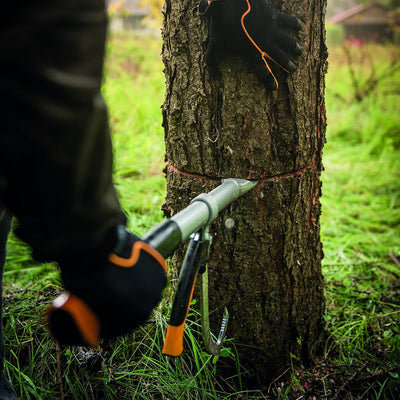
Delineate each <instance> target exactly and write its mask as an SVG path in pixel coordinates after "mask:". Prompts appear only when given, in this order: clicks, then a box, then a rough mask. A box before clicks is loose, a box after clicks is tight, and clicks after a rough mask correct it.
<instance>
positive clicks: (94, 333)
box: [48, 292, 100, 347]
mask: <svg viewBox="0 0 400 400" xmlns="http://www.w3.org/2000/svg"><path fill="white" fill-rule="evenodd" d="M58 310H63V311H65V312H66V313H68V314H69V315H70V316H71V317H72V318H73V320H74V322H75V324H76V326H77V329H78V331H79V332H80V334H81V335H82V338H83V340H84V341H85V342H86V343H87V344H88V345H89V346H92V347H97V346H98V345H99V344H100V339H99V336H100V322H99V320H98V318H97V317H96V315H95V313H94V312H93V311H92V310H91V309H90V307H89V306H88V305H87V304H86V303H85V302H84V301H82V300H81V299H80V298H78V297H76V296H74V295H73V294H70V293H68V292H65V293H63V294H61V295H60V296H58V297H57V298H56V299H55V300H54V301H53V303H52V305H51V307H50V309H49V310H48V314H51V313H52V312H57V311H58ZM50 331H51V329H50Z"/></svg>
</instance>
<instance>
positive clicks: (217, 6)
mask: <svg viewBox="0 0 400 400" xmlns="http://www.w3.org/2000/svg"><path fill="white" fill-rule="evenodd" d="M196 10H197V11H198V12H199V14H201V15H202V14H208V15H210V23H209V34H208V48H207V53H206V63H207V64H208V65H209V66H211V67H213V66H214V65H215V63H216V59H217V55H218V52H221V51H227V52H231V53H236V54H238V55H240V56H241V57H242V58H243V59H245V60H246V61H248V62H249V63H250V64H251V65H252V67H253V68H254V71H255V72H256V73H257V75H258V76H259V77H260V78H261V79H262V80H263V81H264V83H268V82H270V81H271V79H268V78H267V77H268V76H269V78H271V74H272V71H271V69H270V68H271V66H272V65H273V64H274V63H275V64H277V65H278V66H280V67H281V68H282V69H284V70H285V71H287V72H294V71H296V69H297V65H296V64H295V63H294V62H293V61H292V60H291V59H290V58H289V56H288V54H290V55H292V56H295V57H296V56H298V55H300V54H301V53H302V51H303V49H302V47H301V46H300V45H299V43H297V42H296V40H295V39H293V38H292V37H290V36H289V35H287V34H286V33H285V32H284V31H283V29H292V30H294V31H299V30H300V29H301V28H302V26H303V24H302V22H301V21H300V20H299V19H297V18H296V17H292V16H290V15H287V14H284V13H282V12H280V11H278V10H276V9H274V8H272V7H271V6H269V5H268V4H267V3H266V1H265V0H249V1H248V2H247V0H202V1H201V2H200V4H199V5H198V7H197V8H196ZM242 21H243V24H242ZM246 31H247V33H246ZM262 53H263V54H262ZM266 64H268V65H269V66H267V65H266ZM270 72H271V74H270ZM272 76H273V74H272ZM273 78H275V77H274V76H273ZM275 86H277V81H276V80H275Z"/></svg>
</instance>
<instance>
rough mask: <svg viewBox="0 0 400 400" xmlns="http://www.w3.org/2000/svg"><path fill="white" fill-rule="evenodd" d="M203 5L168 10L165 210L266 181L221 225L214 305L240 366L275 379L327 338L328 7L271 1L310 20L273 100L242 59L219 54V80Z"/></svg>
mask: <svg viewBox="0 0 400 400" xmlns="http://www.w3.org/2000/svg"><path fill="white" fill-rule="evenodd" d="M196 2H197V0H191V1H183V0H166V3H165V9H164V12H165V21H164V29H163V40H164V45H163V60H164V64H165V76H166V98H165V103H164V105H163V125H164V129H165V140H166V160H167V162H168V165H167V167H166V177H167V197H166V201H165V209H166V211H167V214H170V215H171V214H174V213H176V212H177V211H179V210H180V209H182V208H183V207H185V206H186V205H187V204H188V203H189V201H190V200H191V199H192V198H193V197H194V196H196V195H197V194H199V193H201V192H204V191H209V190H211V189H212V188H214V187H215V186H216V185H217V184H218V183H219V181H220V179H221V178H226V177H234V178H245V179H257V180H258V181H259V184H258V185H257V187H256V188H255V189H254V190H252V191H251V192H249V193H247V194H246V195H245V196H244V197H243V198H241V199H239V200H238V201H236V202H235V203H234V204H232V205H231V206H230V207H228V209H227V210H225V211H224V212H223V213H221V216H220V217H218V218H217V220H216V222H214V224H213V225H212V227H211V228H212V229H211V230H212V233H213V246H212V250H211V258H210V261H209V268H210V298H211V299H212V300H211V301H212V305H211V307H215V308H216V309H219V310H222V309H223V307H224V306H227V308H228V310H229V312H230V321H229V328H228V336H229V337H233V338H234V339H235V342H236V343H238V344H241V346H239V354H240V361H241V363H242V364H243V365H244V367H245V368H246V369H247V370H248V371H249V372H250V373H251V374H253V375H254V374H256V375H257V376H258V378H259V380H261V381H266V380H267V379H269V378H270V377H271V376H273V375H274V374H276V373H277V372H278V371H279V370H280V369H281V368H283V367H284V366H285V365H287V363H288V359H289V354H290V353H292V356H293V355H295V356H296V358H297V359H298V360H300V361H302V362H307V361H309V360H310V358H311V357H312V354H313V351H314V349H315V346H316V345H317V343H318V339H319V337H320V335H321V331H322V320H323V311H324V298H323V278H322V274H321V258H322V245H321V243H320V236H319V215H320V203H319V197H320V194H321V190H320V188H321V183H320V172H321V169H322V164H321V155H322V147H323V144H324V141H325V125H326V124H325V108H324V74H325V69H326V47H325V32H324V17H325V13H324V11H325V5H326V1H325V0H303V1H300V0H290V1H287V2H285V3H284V7H282V3H279V2H278V3H276V2H275V3H274V4H273V6H274V7H276V8H278V9H281V10H282V11H283V12H286V13H288V14H291V15H295V16H297V17H298V18H299V19H301V20H302V21H303V22H304V23H305V27H304V30H303V31H302V32H301V33H300V42H301V43H302V45H303V46H304V48H305V51H304V55H303V56H302V57H300V58H299V59H298V60H297V62H298V64H299V69H298V71H297V72H296V73H294V74H292V75H290V76H287V74H286V73H285V72H280V71H278V72H277V74H276V75H277V78H278V81H279V83H280V85H279V89H278V90H275V91H273V92H268V91H267V90H266V89H265V87H264V86H263V84H262V83H261V82H260V81H259V80H258V79H257V77H256V76H255V75H254V74H253V72H252V71H251V69H250V68H249V67H248V66H247V64H246V63H245V62H244V61H242V60H241V59H240V58H238V57H235V56H229V57H225V58H223V57H221V60H220V62H219V70H218V72H217V73H213V74H210V72H209V71H208V69H207V67H206V65H205V62H204V55H205V50H206V39H207V30H208V29H207V20H206V18H200V17H199V16H197V15H194V14H193V8H194V7H195V5H196ZM227 218H232V219H233V220H234V223H235V224H234V228H233V229H227V228H226V227H225V224H224V222H225V220H226V219H227ZM178 258H179V257H178ZM175 261H176V265H179V262H181V261H182V260H181V259H179V260H177V259H175ZM216 314H218V313H216ZM218 320H219V317H217V318H216V320H215V326H216V327H217V326H218V325H219V321H218ZM216 329H217V328H216Z"/></svg>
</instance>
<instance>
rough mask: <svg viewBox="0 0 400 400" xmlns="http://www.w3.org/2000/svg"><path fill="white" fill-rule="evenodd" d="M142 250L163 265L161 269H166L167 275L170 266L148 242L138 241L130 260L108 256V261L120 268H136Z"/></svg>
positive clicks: (112, 255)
mask: <svg viewBox="0 0 400 400" xmlns="http://www.w3.org/2000/svg"><path fill="white" fill-rule="evenodd" d="M142 250H143V251H145V252H146V253H148V254H150V255H151V256H152V257H153V258H155V259H156V260H157V261H158V263H159V264H160V265H161V267H162V268H163V269H164V272H165V273H167V271H168V266H167V263H166V261H165V258H164V257H163V256H162V255H161V254H160V253H159V252H158V251H157V250H156V249H154V248H153V247H151V246H149V245H148V244H147V243H146V242H142V241H141V240H138V241H137V242H135V243H134V245H133V246H132V253H131V256H130V257H129V258H123V257H120V256H117V255H116V254H110V255H109V256H108V259H109V260H110V262H112V263H113V264H115V265H118V266H119V267H124V268H130V267H134V266H135V265H136V263H137V261H138V259H139V256H140V252H141V251H142Z"/></svg>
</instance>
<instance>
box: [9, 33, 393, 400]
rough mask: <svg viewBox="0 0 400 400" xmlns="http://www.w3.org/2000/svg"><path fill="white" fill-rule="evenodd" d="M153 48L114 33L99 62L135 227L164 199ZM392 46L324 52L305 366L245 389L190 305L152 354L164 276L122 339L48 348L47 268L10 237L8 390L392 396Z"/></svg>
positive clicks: (232, 355) (53, 279)
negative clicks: (320, 327)
mask: <svg viewBox="0 0 400 400" xmlns="http://www.w3.org/2000/svg"><path fill="white" fill-rule="evenodd" d="M160 51H161V41H160V39H159V38H156V37H151V36H143V35H141V36H138V35H135V34H118V35H116V36H114V37H113V40H111V41H110V42H109V44H108V53H107V60H106V76H105V81H104V86H103V91H104V96H105V98H106V101H107V103H108V106H109V113H110V122H111V130H112V137H113V142H114V146H115V152H116V157H115V174H114V176H115V182H116V186H117V190H118V192H119V194H120V197H121V201H122V205H123V208H124V209H125V210H126V212H127V213H128V215H129V227H130V228H131V229H133V230H134V231H135V232H136V233H138V234H142V233H144V232H145V231H146V230H148V229H149V228H150V227H152V226H154V224H156V223H157V222H159V221H160V220H161V219H162V213H161V211H160V209H161V205H162V202H163V199H164V195H165V180H164V177H163V174H162V169H163V167H164V161H163V156H164V137H163V130H162V127H161V110H160V106H161V104H162V102H163V98H164V76H163V73H162V63H161V59H160V54H159V53H160ZM399 53H400V51H399V49H397V48H394V47H389V48H384V47H377V46H373V47H367V48H363V49H362V50H359V49H352V50H350V51H344V50H343V49H341V48H332V49H331V51H330V59H329V61H330V69H329V73H328V75H327V93H326V105H327V110H328V131H327V144H326V146H325V149H324V165H325V171H324V172H323V175H322V180H323V197H322V199H321V202H322V210H323V212H322V217H321V236H322V240H323V243H324V254H325V258H324V260H323V273H324V276H325V281H326V334H327V340H326V341H324V343H323V345H324V346H323V349H322V351H321V354H320V355H318V357H316V359H315V364H314V365H311V366H309V367H307V368H305V367H301V366H300V367H299V366H295V363H293V365H292V366H289V367H288V369H287V371H285V373H284V374H282V376H280V377H277V379H276V380H274V381H273V382H272V383H271V386H270V387H269V388H268V390H264V391H261V390H254V391H249V390H246V389H245V387H243V385H242V381H241V373H242V372H243V371H242V369H241V367H240V360H239V359H238V358H237V355H236V354H237V353H236V344H235V342H234V340H232V339H230V340H228V341H227V342H226V345H225V348H224V349H223V352H222V353H221V356H220V357H218V358H216V357H212V356H210V355H208V354H207V353H205V352H204V348H203V346H202V344H201V343H199V342H198V341H197V340H198V339H197V337H198V335H197V332H198V331H199V329H200V328H199V315H198V314H197V313H196V312H195V311H191V314H190V318H189V321H188V327H187V328H188V329H187V334H186V335H185V352H184V355H183V356H182V357H180V358H178V359H172V360H170V359H166V358H164V357H163V356H162V355H161V348H162V342H163V337H164V334H165V328H166V318H167V315H168V312H169V310H170V300H171V299H170V298H171V293H172V287H173V285H174V283H175V280H174V279H173V278H172V279H171V284H170V286H169V287H168V288H167V290H166V293H165V296H164V299H163V301H162V303H161V304H160V305H159V306H158V308H157V309H156V310H155V312H154V314H153V316H152V319H151V320H150V322H149V323H148V324H147V325H146V326H145V327H143V328H141V329H140V330H138V331H137V332H135V333H134V334H133V335H130V336H128V337H125V338H119V339H117V340H114V341H104V342H103V343H102V346H101V348H100V349H96V350H90V351H89V350H88V349H85V348H58V347H57V346H56V344H55V343H54V342H53V341H52V340H50V338H49V337H48V334H47V332H46V329H45V327H44V325H43V321H42V319H43V312H44V310H45V308H46V304H47V303H48V302H49V301H51V299H53V298H54V297H55V296H56V295H57V293H58V291H59V290H60V281H59V275H58V271H57V270H56V268H55V267H54V266H53V265H52V264H43V265H42V264H37V263H34V262H32V260H31V258H30V251H29V249H28V248H27V247H26V246H25V245H23V244H21V243H20V242H19V241H18V240H17V239H16V238H15V237H14V236H11V237H10V239H9V247H8V257H7V265H6V269H5V276H4V278H5V287H4V291H5V293H4V296H5V299H4V329H5V336H6V354H7V364H6V372H7V374H8V375H9V376H10V379H11V380H12V382H13V385H14V387H15V388H16V390H17V392H18V393H19V395H20V398H21V399H54V398H64V399H80V400H81V399H93V400H100V399H101V400H102V399H107V400H108V399H146V400H147V399H174V400H175V399H250V398H251V399H297V398H301V396H303V398H306V397H307V396H309V398H312V397H313V396H315V398H316V399H320V398H333V397H334V396H335V393H337V392H338V391H339V394H338V397H337V398H343V397H344V396H345V395H346V396H347V398H348V399H356V398H367V399H378V398H380V399H395V398H396V397H395V396H396V393H397V392H398V391H400V385H399V383H400V378H399V373H400V371H399V365H400V313H399V312H400V285H399V278H400V268H399V267H398V266H397V265H396V264H395V262H394V261H393V258H391V257H390V256H389V252H390V254H392V255H393V256H400V240H399V238H400V162H399V158H400V157H399V150H400V128H399V127H400V113H399V112H398V103H399V100H400V99H399V97H400V96H399V94H400V87H399V84H398V82H400V79H399V78H400V75H399V71H398V70H396V65H397V64H395V63H394V60H396V59H398V58H399ZM349 65H350V66H351V68H349ZM226 364H230V365H234V366H236V373H235V374H234V375H235V376H232V377H231V378H225V379H223V378H222V377H221V376H220V374H219V371H220V368H221V367H223V366H224V365H226ZM61 388H62V389H61ZM362 396H364V397H362Z"/></svg>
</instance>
